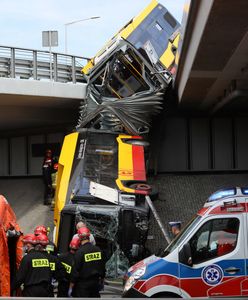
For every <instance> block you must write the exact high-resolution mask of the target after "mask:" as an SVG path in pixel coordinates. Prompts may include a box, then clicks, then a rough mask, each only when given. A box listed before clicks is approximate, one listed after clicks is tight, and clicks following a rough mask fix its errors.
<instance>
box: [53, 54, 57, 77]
mask: <svg viewBox="0 0 248 300" xmlns="http://www.w3.org/2000/svg"><path fill="white" fill-rule="evenodd" d="M53 72H54V73H53V78H54V81H55V82H56V81H58V56H57V53H53Z"/></svg>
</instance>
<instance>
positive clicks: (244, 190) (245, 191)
mask: <svg viewBox="0 0 248 300" xmlns="http://www.w3.org/2000/svg"><path fill="white" fill-rule="evenodd" d="M241 191H242V194H244V195H248V187H245V188H241Z"/></svg>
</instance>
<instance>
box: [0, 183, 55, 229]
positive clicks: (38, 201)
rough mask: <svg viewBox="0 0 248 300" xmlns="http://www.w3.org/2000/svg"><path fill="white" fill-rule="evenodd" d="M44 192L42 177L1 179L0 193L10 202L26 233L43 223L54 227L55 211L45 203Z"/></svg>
mask: <svg viewBox="0 0 248 300" xmlns="http://www.w3.org/2000/svg"><path fill="white" fill-rule="evenodd" d="M43 193H44V186H43V182H42V178H8V179H0V194H1V195H3V196H4V197H5V198H6V199H7V200H8V202H9V203H10V205H11V207H12V209H13V210H14V212H15V214H16V217H17V222H18V224H19V225H20V227H21V229H22V231H23V233H24V234H26V233H32V232H33V230H34V228H35V227H36V226H37V225H41V224H44V225H45V226H49V227H50V228H51V231H52V229H53V211H52V210H51V209H50V206H47V205H44V204H43Z"/></svg>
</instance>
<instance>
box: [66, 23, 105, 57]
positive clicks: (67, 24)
mask: <svg viewBox="0 0 248 300" xmlns="http://www.w3.org/2000/svg"><path fill="white" fill-rule="evenodd" d="M99 18H100V17H90V18H86V19H81V20H76V21H72V22H69V23H65V24H64V25H65V54H67V27H68V26H69V25H73V24H76V23H79V22H83V21H88V20H93V19H99Z"/></svg>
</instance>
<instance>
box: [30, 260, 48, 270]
mask: <svg viewBox="0 0 248 300" xmlns="http://www.w3.org/2000/svg"><path fill="white" fill-rule="evenodd" d="M32 267H33V268H40V267H49V261H48V259H46V258H39V259H32Z"/></svg>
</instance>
